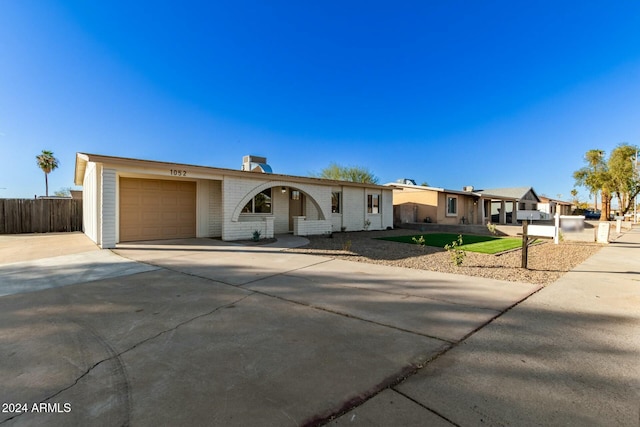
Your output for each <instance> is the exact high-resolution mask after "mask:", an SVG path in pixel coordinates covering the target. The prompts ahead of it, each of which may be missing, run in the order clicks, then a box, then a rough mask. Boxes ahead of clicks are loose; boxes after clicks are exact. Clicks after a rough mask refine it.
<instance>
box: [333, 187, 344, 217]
mask: <svg viewBox="0 0 640 427" xmlns="http://www.w3.org/2000/svg"><path fill="white" fill-rule="evenodd" d="M334 196H335V197H336V198H337V199H338V209H336V210H335V211H334V210H333V198H334ZM331 213H334V214H341V213H342V191H332V192H331Z"/></svg>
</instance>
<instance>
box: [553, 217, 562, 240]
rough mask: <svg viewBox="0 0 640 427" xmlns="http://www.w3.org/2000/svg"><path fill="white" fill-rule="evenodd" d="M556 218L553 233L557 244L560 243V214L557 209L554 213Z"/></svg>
mask: <svg viewBox="0 0 640 427" xmlns="http://www.w3.org/2000/svg"><path fill="white" fill-rule="evenodd" d="M554 219H555V224H554V226H555V232H554V233H553V243H555V244H556V245H557V244H559V243H560V214H559V213H558V212H557V211H556V214H555V215H554Z"/></svg>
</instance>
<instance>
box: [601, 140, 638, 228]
mask: <svg viewBox="0 0 640 427" xmlns="http://www.w3.org/2000/svg"><path fill="white" fill-rule="evenodd" d="M637 153H638V147H637V146H635V145H630V144H626V143H623V144H620V145H618V146H617V147H616V148H615V149H614V150H613V151H612V152H611V154H610V155H609V160H608V162H607V166H608V169H609V176H610V179H611V190H612V192H613V194H615V196H616V198H617V199H618V206H619V207H620V210H621V211H622V214H623V215H624V214H625V213H627V212H628V211H629V210H631V209H633V200H634V198H635V197H636V196H637V195H638V193H640V180H639V179H638V171H637V167H636V162H637V158H636V156H637Z"/></svg>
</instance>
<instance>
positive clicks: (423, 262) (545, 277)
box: [290, 229, 601, 285]
mask: <svg viewBox="0 0 640 427" xmlns="http://www.w3.org/2000/svg"><path fill="white" fill-rule="evenodd" d="M417 233H418V232H417V231H416V230H403V229H396V230H388V231H369V232H355V233H334V234H333V238H328V237H322V236H310V237H308V239H309V240H310V243H309V245H307V246H304V247H302V248H296V249H290V251H294V252H300V253H310V254H314V255H324V256H330V257H333V258H340V259H345V260H349V261H357V262H366V263H373V264H384V265H392V266H397V267H408V268H416V269H422V270H431V271H439V272H443V273H456V274H465V275H468V276H481V277H488V278H492V279H500V280H509V281H515V282H528V283H536V284H545V285H546V284H549V283H552V282H554V281H555V280H557V279H558V278H559V277H560V276H562V275H563V274H564V273H565V272H567V271H569V270H571V269H572V268H573V267H575V266H576V265H578V264H580V263H581V262H582V261H584V260H585V259H587V258H588V257H590V256H591V255H593V254H594V253H596V252H597V251H598V250H599V249H600V247H601V246H600V245H597V244H594V243H574V242H561V243H560V244H559V245H554V244H553V243H552V242H551V241H545V242H544V243H542V244H538V245H534V246H531V247H530V248H529V269H523V268H520V263H521V260H522V252H521V250H515V251H512V252H508V253H503V254H502V255H485V254H479V253H474V252H467V256H466V258H465V259H464V263H463V264H462V266H460V267H456V266H455V265H453V264H452V262H451V259H450V257H449V253H447V252H446V251H445V250H443V249H439V248H434V247H430V246H425V247H420V246H418V245H413V244H407V243H397V242H390V241H384V240H377V239H375V237H383V236H400V235H414V234H417Z"/></svg>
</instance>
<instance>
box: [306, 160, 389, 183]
mask: <svg viewBox="0 0 640 427" xmlns="http://www.w3.org/2000/svg"><path fill="white" fill-rule="evenodd" d="M315 176H316V177H318V178H324V179H334V180H336V181H351V182H362V183H366V184H377V183H378V177H376V176H375V175H374V174H373V173H371V171H369V169H367V168H364V167H361V166H341V165H339V164H337V163H331V164H329V166H327V167H326V168H324V169H322V171H321V172H320V173H319V174H316V175H315Z"/></svg>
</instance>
